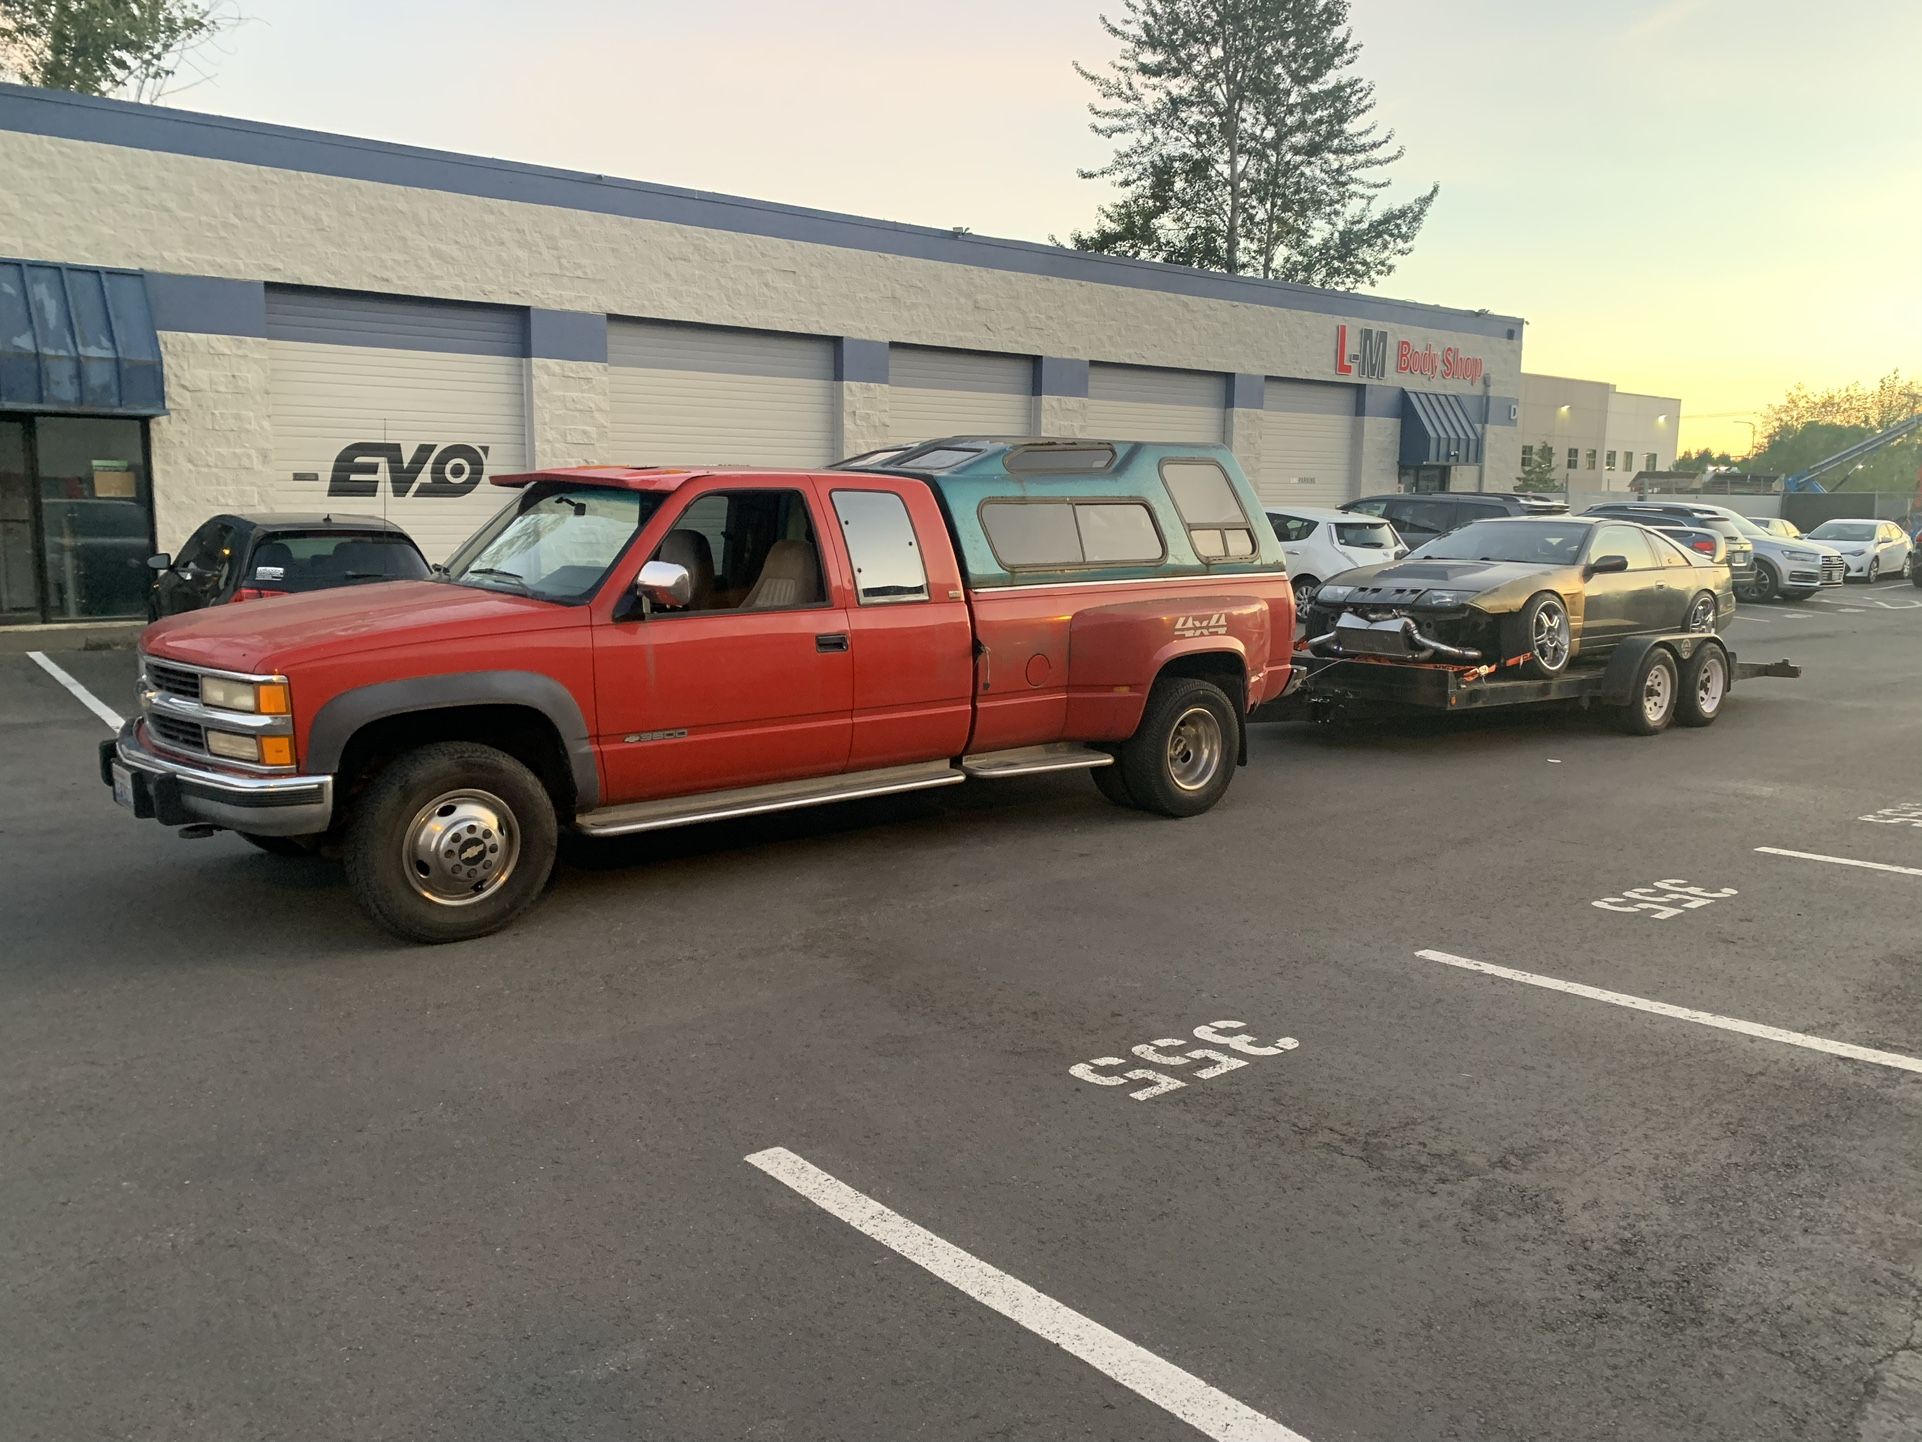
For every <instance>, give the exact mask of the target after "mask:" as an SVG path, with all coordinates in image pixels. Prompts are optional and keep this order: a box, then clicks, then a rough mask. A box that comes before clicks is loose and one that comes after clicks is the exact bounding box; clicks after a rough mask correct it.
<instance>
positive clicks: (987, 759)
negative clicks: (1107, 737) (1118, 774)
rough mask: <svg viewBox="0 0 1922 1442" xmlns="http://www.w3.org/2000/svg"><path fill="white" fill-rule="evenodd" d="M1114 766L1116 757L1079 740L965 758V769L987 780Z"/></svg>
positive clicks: (963, 763)
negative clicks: (1084, 744) (1085, 744)
mask: <svg viewBox="0 0 1922 1442" xmlns="http://www.w3.org/2000/svg"><path fill="white" fill-rule="evenodd" d="M1112 765H1114V757H1113V756H1112V755H1110V754H1109V753H1108V752H1106V751H1097V750H1095V749H1094V747H1092V746H1083V745H1081V744H1080V743H1079V742H1077V741H1053V742H1050V743H1048V744H1047V745H1045V746H1017V747H1015V748H1014V749H1013V750H1011V751H982V752H979V753H977V754H976V755H973V756H963V757H962V758H961V769H962V770H963V771H965V772H967V773H968V775H970V776H978V777H980V778H981V779H982V780H983V781H999V780H1000V779H1001V778H1002V777H1004V776H1037V775H1039V774H1040V773H1042V772H1044V771H1092V770H1093V769H1094V768H1095V767H1097V766H1112Z"/></svg>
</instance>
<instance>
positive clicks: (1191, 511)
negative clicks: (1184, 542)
mask: <svg viewBox="0 0 1922 1442" xmlns="http://www.w3.org/2000/svg"><path fill="white" fill-rule="evenodd" d="M1161 479H1162V482H1163V484H1165V485H1166V486H1167V487H1168V494H1169V495H1170V496H1172V497H1173V498H1174V503H1175V509H1176V510H1177V511H1179V512H1180V513H1181V519H1182V521H1183V523H1184V524H1186V526H1187V527H1188V539H1189V541H1190V542H1191V543H1192V544H1193V545H1194V548H1195V554H1196V555H1197V556H1199V557H1200V558H1201V559H1202V560H1204V561H1230V560H1242V559H1246V558H1247V557H1250V556H1254V555H1257V554H1259V547H1257V546H1256V545H1255V533H1254V530H1253V528H1252V527H1250V526H1249V524H1248V515H1247V513H1246V512H1245V511H1243V510H1242V508H1241V498H1240V497H1239V496H1237V495H1236V494H1235V488H1234V486H1233V485H1232V484H1231V483H1230V482H1229V480H1228V473H1227V472H1226V471H1224V470H1223V469H1222V468H1221V467H1220V466H1219V465H1218V464H1216V463H1215V462H1214V461H1207V460H1200V459H1196V460H1185V461H1163V462H1162V463H1161Z"/></svg>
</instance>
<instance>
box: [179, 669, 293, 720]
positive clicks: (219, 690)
mask: <svg viewBox="0 0 1922 1442" xmlns="http://www.w3.org/2000/svg"><path fill="white" fill-rule="evenodd" d="M200 704H201V705H203V706H206V707H210V708H211V709H213V710H216V711H247V712H251V713H252V714H254V715H256V716H285V715H287V714H288V712H289V710H290V709H291V708H290V706H289V704H288V694H287V682H286V681H285V680H284V679H282V678H280V677H275V678H274V679H273V680H271V681H240V680H235V679H234V678H232V677H229V676H202V677H201V678H200Z"/></svg>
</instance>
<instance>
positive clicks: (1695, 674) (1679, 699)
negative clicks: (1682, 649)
mask: <svg viewBox="0 0 1922 1442" xmlns="http://www.w3.org/2000/svg"><path fill="white" fill-rule="evenodd" d="M1728 681H1729V675H1728V655H1727V653H1726V652H1724V651H1723V650H1722V648H1721V647H1720V646H1717V645H1715V644H1714V643H1713V642H1710V643H1708V644H1706V645H1703V646H1700V647H1698V648H1697V649H1696V652H1695V654H1694V655H1693V656H1691V657H1689V658H1688V664H1687V665H1685V666H1683V667H1682V684H1681V688H1680V690H1679V692H1678V693H1677V695H1676V698H1675V719H1676V721H1677V722H1679V723H1680V724H1681V725H1683V726H1712V725H1714V724H1715V718H1716V717H1717V716H1720V715H1721V714H1722V702H1724V701H1725V700H1727V699H1728Z"/></svg>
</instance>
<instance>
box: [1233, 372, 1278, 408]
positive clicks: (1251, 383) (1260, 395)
mask: <svg viewBox="0 0 1922 1442" xmlns="http://www.w3.org/2000/svg"><path fill="white" fill-rule="evenodd" d="M1267 393H1268V377H1266V376H1255V375H1231V376H1229V377H1228V409H1229V410H1231V411H1258V410H1260V409H1261V408H1262V407H1263V405H1264V404H1266V402H1267V399H1268V394H1267Z"/></svg>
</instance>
